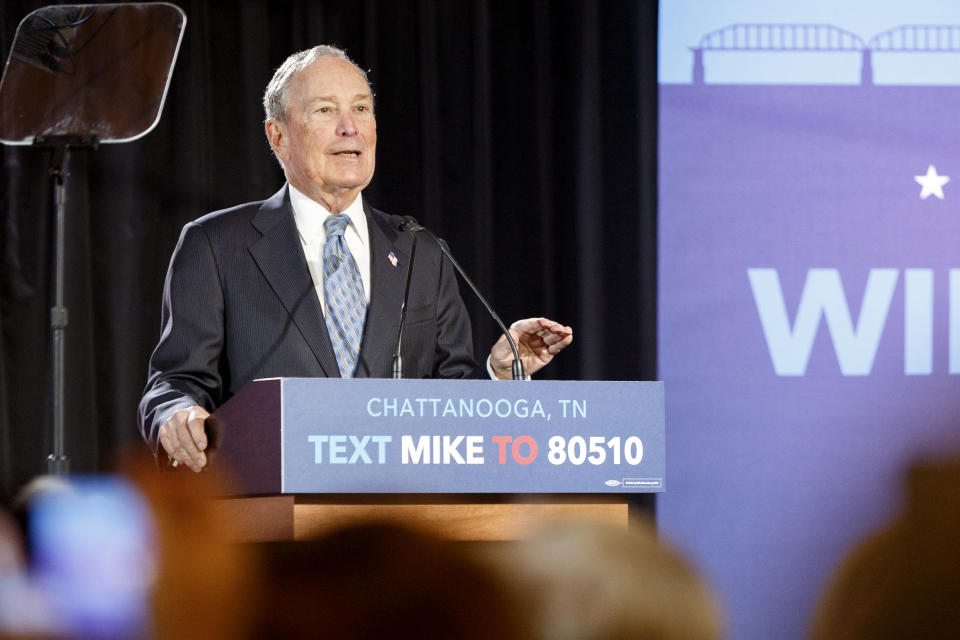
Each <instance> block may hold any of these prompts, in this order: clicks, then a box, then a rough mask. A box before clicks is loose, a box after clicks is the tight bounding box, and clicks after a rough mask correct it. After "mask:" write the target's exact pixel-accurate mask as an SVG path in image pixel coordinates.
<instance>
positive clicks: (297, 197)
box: [287, 184, 530, 380]
mask: <svg viewBox="0 0 960 640" xmlns="http://www.w3.org/2000/svg"><path fill="white" fill-rule="evenodd" d="M287 186H288V189H289V190H290V206H291V207H292V208H293V218H294V220H295V221H296V223H297V231H298V232H299V234H300V246H302V247H303V254H304V256H305V257H306V258H307V266H308V267H309V268H310V277H311V278H313V287H314V289H316V291H317V295H318V296H320V304H321V306H322V308H323V315H324V316H326V315H327V301H326V296H324V295H323V245H324V244H326V241H327V232H326V230H325V229H324V228H323V221H324V220H326V219H327V216H330V215H332V214H331V213H330V212H329V211H327V209H326V207H324V206H323V205H322V204H320V203H319V202H317V201H315V200H311V199H310V198H308V197H307V196H306V195H304V194H303V192H301V191H298V190H297V188H296V187H294V186H293V185H292V184H288V185H287ZM343 213H345V214H347V215H348V216H350V224H349V225H347V228H346V231H344V233H343V238H344V240H345V241H346V243H347V248H348V249H350V253H351V254H353V259H354V261H356V263H357V269H359V270H360V279H361V280H362V281H363V298H364V300H365V301H366V303H367V304H368V305H369V304H370V232H369V231H368V230H367V216H366V214H365V213H364V212H363V199H362V197H361V196H359V195H358V196H357V197H356V199H355V200H354V201H353V202H351V203H350V206H348V207H347V208H346V209H345V210H344V211H343ZM397 313H398V314H399V313H400V310H399V309H398V310H397ZM486 364H487V373H488V374H489V375H490V378H496V376H495V375H494V374H493V368H492V367H491V365H490V357H489V356H487V361H486ZM526 379H527V380H529V379H530V376H527V378H526Z"/></svg>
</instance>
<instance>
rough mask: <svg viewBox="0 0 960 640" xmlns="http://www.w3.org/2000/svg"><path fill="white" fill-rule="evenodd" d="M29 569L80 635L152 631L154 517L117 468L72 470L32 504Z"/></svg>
mask: <svg viewBox="0 0 960 640" xmlns="http://www.w3.org/2000/svg"><path fill="white" fill-rule="evenodd" d="M28 537H29V545H30V549H31V552H32V553H31V563H32V566H31V575H32V577H33V579H34V580H35V585H36V587H37V588H38V589H39V590H40V592H41V593H43V595H44V597H45V599H46V600H47V602H48V604H49V607H50V611H51V613H52V614H53V615H54V616H55V618H56V623H57V624H56V626H57V627H59V628H60V629H62V630H63V631H64V632H65V633H66V634H67V635H69V636H73V637H84V638H139V637H146V636H148V635H149V632H150V617H149V614H150V606H149V604H150V603H149V598H150V593H151V588H152V586H153V583H154V580H155V577H156V562H157V557H156V555H157V552H156V544H155V532H154V523H153V518H152V514H151V510H150V507H149V505H148V504H147V502H146V500H145V498H144V497H143V496H142V495H141V493H140V492H139V491H138V490H137V489H136V487H134V486H133V485H132V484H130V483H129V482H128V481H126V480H125V479H123V478H120V477H115V476H89V477H84V476H80V477H75V476H71V477H70V478H69V479H68V482H67V483H66V485H65V486H63V487H62V488H58V489H55V490H49V491H44V492H41V493H40V494H39V495H37V496H36V497H35V498H34V499H33V501H32V502H31V504H30V507H29V521H28Z"/></svg>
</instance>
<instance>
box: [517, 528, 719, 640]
mask: <svg viewBox="0 0 960 640" xmlns="http://www.w3.org/2000/svg"><path fill="white" fill-rule="evenodd" d="M513 573H514V575H516V576H517V579H518V580H519V581H520V584H521V586H522V587H523V588H524V593H525V595H526V598H527V599H528V601H529V602H530V603H531V605H532V608H533V611H534V615H535V616H536V623H537V633H536V634H535V636H534V637H538V638H544V639H550V640H573V639H577V640H618V639H623V640H627V639H628V638H629V639H631V640H645V639H649V640H674V639H675V640H717V639H718V638H721V637H722V635H723V621H722V618H721V615H720V610H719V607H718V606H717V604H716V601H715V599H714V597H713V595H712V594H711V592H710V590H709V589H708V588H707V586H706V585H705V584H704V582H703V581H702V580H701V579H700V577H699V576H698V575H697V573H696V572H695V571H694V570H693V568H692V567H691V566H690V565H689V564H688V563H687V562H686V561H685V560H684V559H683V558H681V557H680V555H679V554H677V553H676V552H674V551H672V550H671V549H669V548H667V547H666V546H665V545H663V544H662V543H661V542H660V541H659V540H658V539H657V536H656V532H655V531H654V530H653V527H652V526H650V525H648V524H646V523H644V524H643V525H642V526H634V525H631V528H630V529H629V530H628V529H626V528H623V527H617V526H614V525H609V524H605V523H597V522H590V521H563V522H557V523H554V524H551V525H547V526H546V527H544V528H543V529H541V530H540V531H538V532H537V533H535V535H533V537H531V538H530V539H529V540H527V541H525V542H523V543H521V546H520V547H519V548H518V549H517V554H516V560H515V564H514V565H513Z"/></svg>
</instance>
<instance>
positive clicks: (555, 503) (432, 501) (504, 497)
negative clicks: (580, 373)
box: [207, 378, 662, 542]
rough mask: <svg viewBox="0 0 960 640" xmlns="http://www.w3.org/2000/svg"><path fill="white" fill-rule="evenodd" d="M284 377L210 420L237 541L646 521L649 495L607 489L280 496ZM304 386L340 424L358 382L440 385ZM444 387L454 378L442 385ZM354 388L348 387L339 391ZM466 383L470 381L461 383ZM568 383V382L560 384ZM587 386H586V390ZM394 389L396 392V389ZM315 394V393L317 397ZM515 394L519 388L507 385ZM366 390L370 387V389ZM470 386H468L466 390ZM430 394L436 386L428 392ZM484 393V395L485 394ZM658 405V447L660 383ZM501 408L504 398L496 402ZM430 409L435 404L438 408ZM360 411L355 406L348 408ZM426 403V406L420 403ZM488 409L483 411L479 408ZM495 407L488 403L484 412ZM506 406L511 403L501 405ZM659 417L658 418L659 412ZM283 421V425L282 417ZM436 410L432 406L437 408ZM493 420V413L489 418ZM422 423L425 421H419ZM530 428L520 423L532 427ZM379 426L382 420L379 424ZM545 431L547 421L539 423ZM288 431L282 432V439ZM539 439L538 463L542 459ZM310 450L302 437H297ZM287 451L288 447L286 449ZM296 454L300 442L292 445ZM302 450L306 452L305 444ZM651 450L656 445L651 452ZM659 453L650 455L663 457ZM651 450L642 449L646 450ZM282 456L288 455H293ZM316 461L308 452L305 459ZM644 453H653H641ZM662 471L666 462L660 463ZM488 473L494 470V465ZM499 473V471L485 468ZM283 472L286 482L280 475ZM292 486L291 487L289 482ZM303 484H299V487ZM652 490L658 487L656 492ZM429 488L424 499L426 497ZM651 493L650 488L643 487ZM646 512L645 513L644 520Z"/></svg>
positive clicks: (456, 535)
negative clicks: (353, 531) (338, 531)
mask: <svg viewBox="0 0 960 640" xmlns="http://www.w3.org/2000/svg"><path fill="white" fill-rule="evenodd" d="M285 380H289V379H280V378H275V379H268V380H258V381H255V382H253V383H251V384H249V385H247V386H246V387H244V388H243V389H241V391H240V392H239V393H238V394H237V395H236V396H234V397H233V398H231V399H230V400H229V401H228V402H227V403H225V404H224V405H223V406H222V407H220V408H219V409H218V410H217V411H216V412H214V414H213V415H212V416H211V417H210V418H209V419H208V421H207V428H208V432H209V435H210V445H209V447H208V451H209V459H210V464H211V466H220V467H222V468H226V469H227V470H228V471H230V472H231V474H232V475H233V476H234V477H235V478H236V479H237V481H238V486H237V495H233V496H228V497H224V498H222V499H220V500H218V501H217V504H216V507H215V508H217V509H219V510H221V511H222V512H223V513H224V514H225V515H227V516H228V517H229V518H230V519H231V521H232V522H234V523H235V524H236V525H237V529H238V531H239V535H240V540H239V541H243V542H262V541H283V540H305V539H310V538H313V537H316V536H318V535H319V534H321V533H323V532H324V531H326V530H328V529H331V528H334V527H338V526H341V525H344V524H347V523H350V522H354V521H357V520H363V519H371V518H376V519H395V520H402V521H408V522H412V523H414V524H416V525H419V526H422V527H426V528H428V529H430V530H432V531H434V532H436V533H438V534H439V535H441V536H443V537H446V538H448V539H451V540H462V541H499V540H516V539H520V538H523V537H525V535H526V533H527V532H528V531H530V530H531V529H533V528H535V527H536V526H538V525H539V524H540V523H542V522H544V521H546V520H550V519H557V518H590V519H596V520H601V521H606V522H610V523H614V524H616V525H618V526H623V527H627V526H629V522H630V520H631V518H638V517H644V515H645V514H644V511H645V510H648V509H649V505H650V504H652V500H651V498H652V496H651V494H650V493H647V492H644V493H633V492H626V491H622V492H608V493H599V492H598V493H568V492H564V493H554V492H550V491H544V492H530V491H529V487H527V488H526V489H527V490H526V491H523V492H519V493H514V492H499V491H498V492H491V493H487V492H486V491H479V492H460V491H457V492H443V491H442V490H441V492H433V490H432V489H427V490H422V491H415V492H404V489H403V487H402V486H400V488H399V489H397V490H399V491H400V492H399V493H395V492H394V489H393V488H392V487H393V485H392V484H391V485H390V487H391V488H387V489H378V490H376V492H371V491H370V490H369V489H367V488H361V489H360V490H359V491H357V492H355V493H354V492H344V491H343V490H342V489H338V490H337V491H336V492H327V491H325V490H323V488H322V487H321V489H320V490H318V491H300V490H297V491H294V492H290V491H286V490H285V487H284V484H285V481H284V478H285V477H287V476H289V474H291V473H300V472H299V471H291V467H292V466H293V465H292V464H291V463H290V462H289V461H287V462H286V464H285V460H284V455H285V454H284V451H285V449H284V444H283V441H284V437H285V435H286V436H287V437H291V436H290V433H291V432H293V429H292V428H291V427H290V424H289V422H290V420H291V419H290V416H291V415H293V414H294V413H296V411H295V409H291V408H290V405H291V403H295V402H302V400H299V399H296V400H291V399H290V397H289V396H290V395H292V394H290V393H288V392H287V391H286V387H285V386H284V382H285ZM299 382H300V383H301V384H304V383H306V384H309V385H311V386H310V390H311V393H309V394H307V395H308V396H312V397H314V398H322V399H323V400H322V402H323V403H324V406H323V408H322V409H321V410H318V413H322V418H319V417H318V418H317V420H318V421H319V422H326V423H327V426H329V424H331V423H335V424H341V423H342V421H341V420H340V419H339V418H337V419H334V418H329V417H328V416H329V415H330V414H331V413H335V412H336V411H337V409H338V407H337V406H334V405H337V404H339V403H343V402H347V403H349V402H350V401H349V399H347V400H344V397H345V396H344V394H343V393H341V391H342V390H343V389H350V390H351V391H352V390H353V389H356V388H357V387H358V386H360V384H361V383H365V384H368V385H370V384H376V385H378V387H377V388H378V389H383V388H385V387H386V388H388V389H389V390H390V391H389V392H390V393H391V394H396V393H398V389H399V390H400V391H399V393H400V394H401V395H402V394H403V393H407V391H406V390H407V388H408V387H407V386H404V383H407V384H408V385H409V384H414V385H420V386H419V387H416V391H415V392H411V393H417V394H418V395H419V396H420V397H422V396H423V395H424V393H423V385H424V384H431V383H433V384H437V383H440V382H441V381H400V380H380V381H375V382H374V381H361V380H356V381H350V380H346V381H342V380H329V379H315V380H313V379H312V380H309V381H305V380H303V379H299ZM443 382H446V383H447V384H448V385H449V382H450V381H443ZM344 383H346V384H347V385H351V386H349V387H344V386H343V384H344ZM462 384H467V383H466V382H463V383H462ZM470 384H473V385H477V384H480V385H484V384H485V385H492V386H489V387H481V388H482V389H496V390H497V391H501V390H504V389H506V388H507V386H506V385H507V384H508V383H502V382H488V381H471V383H470ZM517 384H518V385H519V386H520V387H522V391H523V393H524V394H525V397H533V396H535V395H536V393H537V391H538V385H544V384H550V383H545V382H539V383H536V382H524V383H517ZM566 384H568V385H569V384H571V383H566ZM583 384H587V383H583ZM591 384H642V385H659V384H660V383H591ZM397 385H399V386H397ZM314 387H315V392H314ZM511 387H512V388H513V390H516V389H517V388H518V387H517V386H516V385H511ZM370 388H372V387H370ZM450 388H459V387H449V386H446V387H443V389H442V390H441V391H439V392H437V393H430V394H428V395H430V396H431V397H433V396H436V397H442V396H443V393H445V392H448V390H449V389H450ZM468 388H469V387H468ZM430 390H431V391H433V389H432V387H431V388H430ZM488 395H489V394H488ZM659 398H660V399H661V404H660V406H659V408H658V409H657V410H658V411H659V416H660V418H659V420H660V430H661V432H660V436H661V444H662V386H661V387H659ZM501 402H506V401H501ZM435 403H436V401H435ZM354 404H357V403H354ZM421 404H422V402H421ZM482 406H486V405H482ZM490 406H491V407H492V406H494V405H493V404H491V405H490ZM503 406H507V405H503ZM657 410H655V411H654V413H655V414H656V412H657ZM285 412H286V414H287V422H288V424H286V425H285V423H284V422H285V421H284V414H285ZM434 413H436V408H434ZM493 417H496V416H493ZM426 422H427V421H426V420H424V423H426ZM489 423H491V424H495V428H496V429H498V430H499V431H500V432H502V431H504V430H505V429H507V428H509V425H510V424H511V419H510V417H509V416H507V417H505V418H502V419H497V420H496V421H495V422H492V421H491V422H489ZM528 423H529V421H525V424H523V425H521V426H522V428H523V429H525V430H528V431H529V429H530V425H529V424H528ZM382 424H383V421H382V420H381V422H380V423H379V425H382ZM545 424H546V423H545ZM285 432H286V434H285ZM545 441H546V439H544V445H542V446H543V448H544V456H543V457H546V455H545V453H546V451H545ZM299 442H302V444H303V445H304V446H307V443H306V438H300V439H298V443H299ZM287 446H288V447H289V445H287ZM297 446H298V447H301V445H299V444H298V445H297ZM301 448H302V447H301ZM652 448H653V449H656V447H652ZM660 449H661V451H655V452H654V454H655V455H659V456H660V457H661V458H662V446H661V447H660ZM650 450H651V447H650V446H649V445H648V446H647V451H648V452H649V451H650ZM286 451H288V453H287V456H288V457H290V454H289V449H287V450H286ZM310 455H312V454H310ZM646 455H650V453H647V454H646ZM660 463H661V464H662V459H661V460H660ZM491 466H493V465H492V464H491ZM337 469H345V466H341V467H332V466H329V465H328V466H327V467H326V468H324V469H323V471H324V473H328V474H330V473H336V472H337ZM491 471H492V472H496V469H491ZM285 473H286V474H287V476H285V475H284V474H285ZM287 483H288V485H289V480H287ZM301 484H302V483H301ZM657 490H662V484H661V488H659V489H657ZM425 491H429V492H425ZM646 491H648V490H646ZM646 515H649V514H646Z"/></svg>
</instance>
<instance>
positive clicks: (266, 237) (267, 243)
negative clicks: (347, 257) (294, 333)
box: [249, 185, 340, 378]
mask: <svg viewBox="0 0 960 640" xmlns="http://www.w3.org/2000/svg"><path fill="white" fill-rule="evenodd" d="M253 226H254V227H256V228H257V230H258V231H259V232H260V233H261V234H263V235H262V237H261V238H260V239H259V240H257V241H256V242H254V243H253V244H251V245H250V247H249V249H250V255H251V256H252V257H253V260H254V261H255V262H256V263H257V266H258V267H259V268H260V271H261V272H262V273H263V275H264V277H265V278H266V279H267V282H268V283H269V284H270V287H271V288H272V289H273V291H274V293H276V294H277V297H278V298H280V301H281V302H282V303H283V306H284V307H285V308H286V309H287V312H288V313H289V314H290V317H291V318H292V319H293V323H294V324H295V325H296V326H297V328H298V329H299V330H300V333H301V335H303V337H304V339H305V340H306V341H307V344H309V345H310V349H311V350H312V351H313V354H314V355H315V356H316V358H317V361H318V362H319V363H320V367H321V368H322V369H323V372H324V374H325V375H327V376H328V377H333V378H339V377H340V369H339V367H338V366H337V358H336V356H335V355H334V353H333V347H331V346H330V338H329V336H328V335H327V327H326V324H325V323H324V320H323V310H322V309H321V308H320V299H319V298H318V297H317V292H316V289H315V288H314V284H313V279H312V278H311V277H310V270H309V269H308V268H307V261H306V259H305V258H304V256H303V247H302V246H301V244H300V237H299V235H298V233H297V225H296V221H295V220H294V218H293V211H292V210H291V208H290V199H289V197H288V195H287V187H286V185H284V187H283V188H282V189H280V191H278V192H277V193H276V194H274V195H273V196H272V197H271V198H270V199H269V200H266V201H264V203H263V205H262V206H261V207H260V210H259V211H258V212H257V214H256V216H254V218H253Z"/></svg>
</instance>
